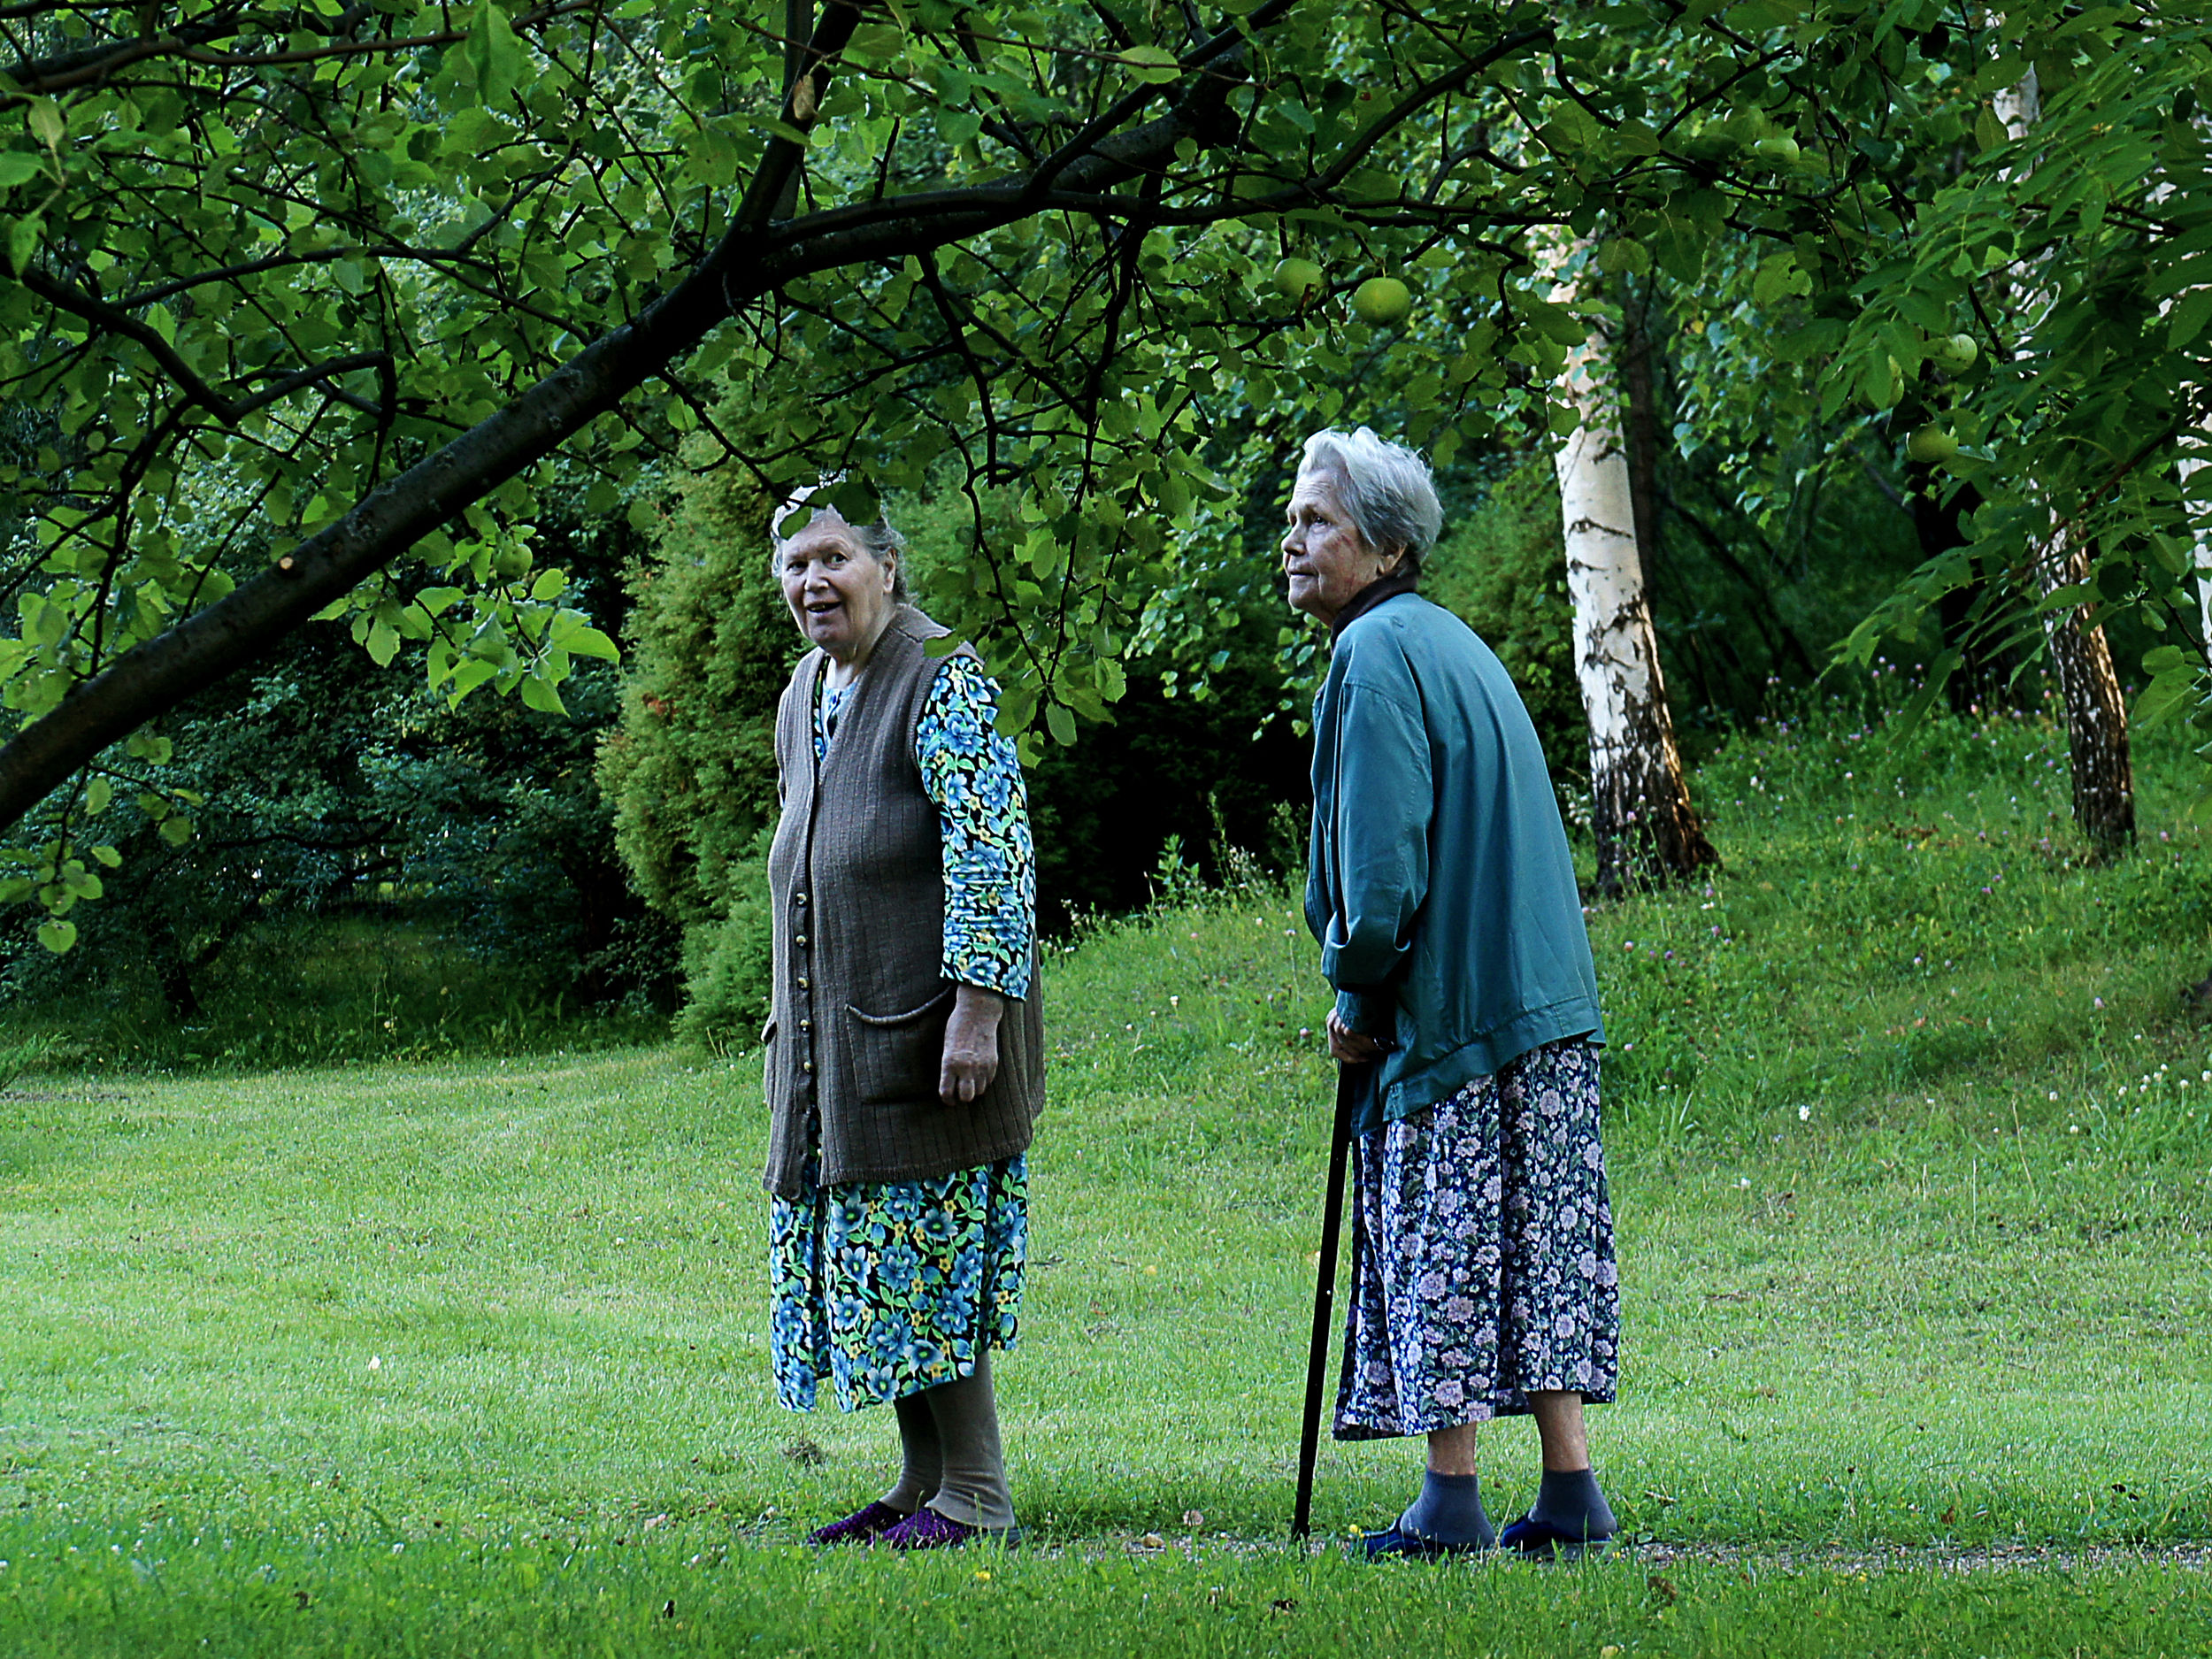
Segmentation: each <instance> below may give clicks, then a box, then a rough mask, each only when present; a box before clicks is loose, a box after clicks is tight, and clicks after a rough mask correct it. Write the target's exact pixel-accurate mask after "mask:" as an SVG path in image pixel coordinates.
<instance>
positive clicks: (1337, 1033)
mask: <svg viewBox="0 0 2212 1659" xmlns="http://www.w3.org/2000/svg"><path fill="white" fill-rule="evenodd" d="M1329 1052H1330V1054H1332V1055H1333V1056H1335V1057H1336V1058H1337V1059H1338V1060H1339V1061H1340V1062H1341V1063H1342V1064H1346V1065H1371V1064H1374V1063H1375V1062H1376V1061H1378V1060H1379V1059H1381V1058H1382V1057H1383V1056H1384V1055H1386V1054H1387V1053H1389V1052H1390V1045H1389V1044H1388V1043H1386V1042H1382V1041H1378V1040H1377V1039H1375V1038H1373V1037H1371V1036H1369V1035H1368V1034H1367V1033H1365V1032H1360V1031H1354V1030H1353V1029H1352V1028H1351V1027H1350V1026H1349V1025H1346V1024H1345V1023H1344V1022H1343V1021H1342V1020H1340V1019H1339V1018H1337V1017H1336V1010H1334V1009H1331V1010H1329Z"/></svg>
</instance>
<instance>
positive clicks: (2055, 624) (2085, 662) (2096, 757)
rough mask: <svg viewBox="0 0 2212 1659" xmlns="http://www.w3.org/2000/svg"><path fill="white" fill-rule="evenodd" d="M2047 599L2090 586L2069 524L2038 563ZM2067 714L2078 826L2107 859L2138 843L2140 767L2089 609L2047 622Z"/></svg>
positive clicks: (2107, 651)
mask: <svg viewBox="0 0 2212 1659" xmlns="http://www.w3.org/2000/svg"><path fill="white" fill-rule="evenodd" d="M2038 568H2039V571H2040V572H2041V576H2042V583H2043V591H2044V593H2045V595H2050V594H2053V593H2055V592H2056V591H2057V590H2058V589H2059V588H2067V587H2071V586H2073V585H2074V584H2075V583H2078V582H2085V581H2087V580H2089V556H2088V554H2087V553H2086V552H2085V551H2084V550H2083V549H2080V548H2078V547H2077V546H2075V545H2074V542H2073V538H2072V537H2071V536H2070V534H2068V532H2067V530H2066V528H2065V526H2055V527H2054V528H2053V530H2052V532H2051V539H2050V540H2049V541H2047V542H2046V543H2045V544H2044V547H2043V550H2042V554H2041V556H2040V557H2039V560H2038ZM2043 626H2044V636H2045V638H2046V640H2047V641H2048V642H2049V645H2050V648H2051V660H2052V661H2053V662H2054V663H2055V664H2057V666H2058V691H2059V701H2060V703H2062V706H2063V707H2064V709H2065V711H2066V749H2067V757H2068V759H2069V762H2070V766H2071V770H2072V773H2073V781H2074V822H2075V824H2076V825H2078V826H2079V827H2080V829H2081V833H2083V834H2084V835H2086V836H2087V837H2088V838H2089V842H2090V845H2091V846H2092V847H2093V848H2094V849H2096V852H2097V856H2099V857H2101V858H2110V857H2115V856H2118V855H2119V854H2121V853H2123V852H2125V851H2126V850H2127V849H2128V848H2129V847H2130V846H2131V845H2132V844H2133V842H2134V841H2135V768H2134V764H2133V762H2132V761H2131V759H2130V758H2129V751H2128V710H2127V700H2126V699H2125V698H2124V697H2123V696H2122V695H2120V677H2119V676H2118V675H2117V674H2116V673H2114V672H2113V671H2112V649H2111V647H2109V646H2108V645H2107V644H2106V643H2105V637H2104V628H2103V626H2102V625H2101V624H2099V623H2097V622H2095V621H2093V619H2092V618H2091V617H2090V614H2089V607H2088V606H2086V605H2077V606H2074V607H2073V608H2071V609H2070V610H2067V611H2057V612H2053V613H2051V614H2049V615H2048V616H2047V618H2045V621H2044V625H2043Z"/></svg>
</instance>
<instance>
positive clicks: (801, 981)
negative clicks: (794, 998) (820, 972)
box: [799, 974, 809, 991]
mask: <svg viewBox="0 0 2212 1659" xmlns="http://www.w3.org/2000/svg"><path fill="white" fill-rule="evenodd" d="M799 988H800V989H801V990H802V991H803V990H806V989H808V988H809V987H808V985H807V979H806V975H805V974H801V975H800V976H799Z"/></svg>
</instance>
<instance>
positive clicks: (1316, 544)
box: [1283, 466, 1398, 623]
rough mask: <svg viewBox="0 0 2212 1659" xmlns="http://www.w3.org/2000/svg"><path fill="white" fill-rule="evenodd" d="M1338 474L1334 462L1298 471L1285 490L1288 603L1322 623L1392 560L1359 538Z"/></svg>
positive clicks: (1395, 558) (1386, 568)
mask: <svg viewBox="0 0 2212 1659" xmlns="http://www.w3.org/2000/svg"><path fill="white" fill-rule="evenodd" d="M1343 483H1344V479H1343V474H1342V473H1341V472H1339V471H1338V470H1337V469H1336V468H1335V467H1333V466H1325V467H1309V468H1307V469H1305V470H1304V471H1302V472H1300V473H1299V474H1298V485H1297V488H1294V490H1292V491H1291V495H1290V529H1289V532H1288V534H1286V535H1285V536H1284V537H1283V574H1284V575H1285V576H1286V577H1288V578H1289V579H1290V604H1291V609H1292V610H1294V611H1304V612H1305V613H1306V614H1307V615H1308V616H1310V617H1312V618H1316V619H1317V620H1318V621H1321V622H1323V623H1329V622H1333V621H1335V620H1336V614H1337V612H1338V611H1341V610H1343V609H1344V607H1345V606H1346V605H1348V604H1349V603H1351V602H1352V596H1353V595H1355V594H1356V593H1358V592H1359V590H1360V589H1361V588H1364V587H1366V586H1367V584H1368V583H1370V582H1371V581H1373V580H1375V579H1376V578H1377V577H1379V576H1380V575H1381V574H1382V573H1383V572H1386V571H1387V570H1388V569H1389V568H1390V567H1391V566H1392V565H1395V564H1396V563H1397V562H1398V560H1397V556H1396V555H1395V554H1393V555H1392V556H1391V557H1388V558H1385V557H1383V556H1382V555H1380V554H1379V553H1377V552H1376V551H1375V550H1374V549H1372V548H1371V547H1369V546H1368V545H1367V543H1366V542H1365V541H1362V540H1361V539H1360V534H1359V532H1358V531H1357V530H1356V529H1354V528H1353V527H1352V516H1351V514H1349V513H1348V512H1347V511H1345V510H1344V503H1343Z"/></svg>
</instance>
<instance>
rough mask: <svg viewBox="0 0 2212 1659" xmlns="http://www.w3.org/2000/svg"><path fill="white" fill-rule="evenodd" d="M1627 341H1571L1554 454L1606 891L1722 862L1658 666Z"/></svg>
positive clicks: (1583, 268) (1574, 251) (1581, 264)
mask: <svg viewBox="0 0 2212 1659" xmlns="http://www.w3.org/2000/svg"><path fill="white" fill-rule="evenodd" d="M1593 261H1594V250H1593V248H1592V246H1591V245H1590V244H1589V243H1588V242H1582V243H1579V244H1577V245H1574V246H1571V247H1570V248H1567V249H1565V250H1563V252H1562V253H1561V254H1560V255H1559V256H1557V257H1555V260H1553V261H1551V263H1553V265H1554V269H1555V273H1557V274H1558V275H1559V276H1560V277H1561V280H1560V281H1559V283H1558V286H1557V287H1555V288H1554V290H1553V294H1552V298H1553V300H1554V301H1555V303H1561V304H1567V303H1573V302H1574V301H1575V300H1576V299H1577V298H1578V297H1587V296H1582V295H1578V289H1579V288H1583V287H1584V286H1585V285H1587V284H1589V283H1590V282H1591V281H1592V280H1593V279H1594V276H1595V266H1594V262H1593ZM1570 268H1572V274H1570ZM1617 346H1618V342H1617V339H1616V338H1615V337H1614V335H1613V334H1612V333H1611V332H1610V330H1609V329H1607V328H1605V327H1603V326H1600V327H1596V328H1594V329H1592V330H1591V332H1590V333H1589V334H1586V335H1585V336H1584V338H1583V339H1582V341H1581V342H1580V343H1578V344H1577V345H1575V346H1573V347H1571V348H1570V349H1569V350H1568V352H1567V359H1566V365H1565V372H1564V374H1563V390H1564V393H1565V400H1566V403H1567V404H1568V406H1569V407H1571V409H1572V410H1573V411H1574V418H1575V425H1574V429H1573V430H1572V431H1571V433H1570V434H1568V436H1567V440H1566V442H1564V443H1563V445H1561V446H1560V449H1559V450H1558V452H1557V455H1556V456H1555V461H1554V465H1555V467H1556V470H1557V472H1558V475H1559V510H1560V518H1561V522H1562V525H1563V529H1564V531H1565V534H1566V544H1567V591H1568V595H1569V596H1570V597H1571V600H1572V601H1573V604H1574V650H1575V673H1576V678H1577V680H1578V684H1579V686H1580V688H1581V692H1582V706H1583V709H1584V710H1585V712H1586V714H1587V715H1588V717H1589V722H1590V824H1591V830H1592V832H1593V833H1594V836H1595V839H1596V841H1597V848H1598V868H1597V884H1598V887H1599V890H1600V891H1601V892H1604V893H1607V894H1617V893H1619V892H1621V891H1623V890H1624V889H1626V888H1629V887H1636V886H1640V885H1645V884H1647V883H1651V882H1657V881H1665V880H1669V879H1680V878H1683V877H1686V876H1689V875H1692V874H1694V872H1696V871H1698V870H1700V869H1701V868H1703V867H1704V866H1706V865H1708V864H1717V863H1718V862H1719V859H1718V856H1717V855H1716V854H1715V852H1714V851H1713V849H1712V844H1711V843H1710V842H1709V841H1707V840H1706V838H1705V832H1704V829H1703V828H1702V826H1701V825H1700V824H1699V822H1698V816H1697V810H1696V809H1695V807H1694V806H1693V805H1692V804H1691V802H1690V790H1689V785H1688V783H1687V781H1686V780H1685V778H1684V775H1683V770H1682V756H1681V752H1680V750H1679V749H1678V748H1677V747H1676V744H1675V739H1674V717H1673V715H1672V713H1671V710H1669V708H1668V706H1667V688H1666V681H1665V678H1664V676H1663V674H1662V673H1661V672H1660V667H1659V639H1658V634H1657V633H1656V632H1655V630H1654V628H1653V626H1652V620H1651V603H1650V599H1649V596H1648V595H1647V592H1646V589H1645V586H1644V567H1643V559H1642V556H1641V550H1640V545H1639V541H1638V536H1637V523H1636V511H1635V500H1634V494H1633V491H1632V489H1631V488H1630V479H1629V465H1628V451H1627V448H1626V445H1625V443H1624V440H1623V437H1622V419H1621V400H1620V395H1619V394H1620V388H1619V386H1618V384H1617Z"/></svg>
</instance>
